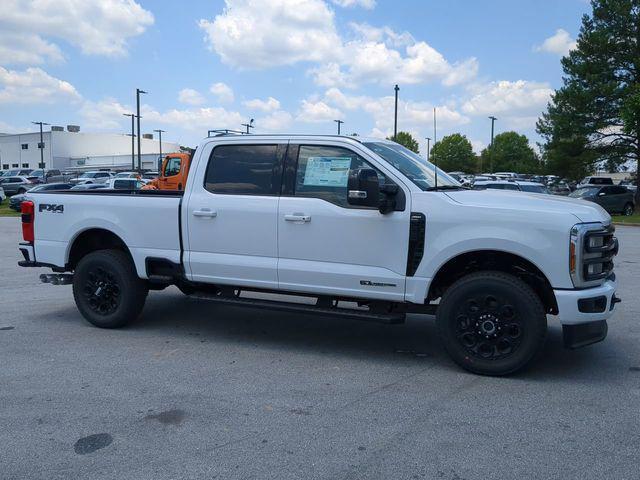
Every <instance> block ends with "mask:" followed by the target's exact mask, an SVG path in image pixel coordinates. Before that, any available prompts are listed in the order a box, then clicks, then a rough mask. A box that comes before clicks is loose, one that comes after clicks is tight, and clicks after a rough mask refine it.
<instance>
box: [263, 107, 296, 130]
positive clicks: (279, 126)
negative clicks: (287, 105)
mask: <svg viewBox="0 0 640 480" xmlns="http://www.w3.org/2000/svg"><path fill="white" fill-rule="evenodd" d="M292 121H293V116H292V115H291V114H290V113H289V112H285V111H284V110H277V111H275V112H273V113H270V114H269V115H267V116H266V117H260V118H257V119H256V129H257V130H259V131H266V132H284V131H285V130H287V129H288V128H289V127H290V126H291V122H292Z"/></svg>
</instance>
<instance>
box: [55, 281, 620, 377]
mask: <svg viewBox="0 0 640 480" xmlns="http://www.w3.org/2000/svg"><path fill="white" fill-rule="evenodd" d="M47 317H48V320H49V321H51V317H52V315H51V314H49V315H47ZM55 318H56V320H59V321H61V322H65V323H66V322H69V323H76V322H84V319H83V318H82V317H81V315H80V314H79V313H78V312H77V310H75V309H71V308H70V309H68V310H67V309H65V311H64V312H56V314H55ZM87 326H88V325H87ZM74 328H75V327H74ZM91 329H92V332H93V333H92V334H91V335H92V336H93V335H102V334H104V333H103V332H104V331H103V330H100V329H96V328H93V327H91ZM101 332H102V333H101ZM109 332H112V333H113V334H116V333H114V332H121V333H123V334H126V333H127V332H136V333H137V334H142V335H145V334H149V335H153V336H155V337H157V336H158V335H160V336H162V337H163V338H166V340H168V341H172V340H178V341H183V340H185V339H189V340H190V341H193V342H194V343H209V344H214V345H215V344H221V343H224V344H225V345H226V344H229V343H230V342H233V343H234V344H236V345H237V346H240V347H250V348H263V349H270V350H273V351H278V352H284V351H286V352H288V353H292V352H294V353H298V352H299V353H302V352H312V353H315V354H321V355H325V354H326V355H331V356H344V357H352V358H355V359H366V360H367V361H374V362H381V363H387V364H388V363H390V362H392V363H397V362H399V363H400V364H403V365H407V366H415V365H420V366H424V367H429V368H437V369H444V370H446V371H453V372H458V373H460V372H463V370H462V369H460V368H458V367H457V366H456V365H455V364H454V363H453V362H452V361H451V360H450V359H449V357H448V355H447V353H446V352H445V351H444V348H443V347H442V345H441V344H440V341H439V338H438V334H437V331H436V326H435V320H434V318H433V317H430V316H426V315H409V316H408V317H407V321H406V323H404V324H401V325H382V324H377V323H369V322H363V321H358V320H350V319H343V318H333V317H330V316H324V315H313V314H295V313H290V312H280V311H277V310H264V309H257V308H248V307H236V306H226V305H220V304H217V303H215V302H208V301H206V300H195V299H191V298H189V297H187V296H185V295H182V294H180V293H177V290H173V289H171V290H167V291H165V292H151V293H150V294H149V298H148V300H147V304H146V305H145V308H144V310H143V312H142V315H141V317H140V318H139V319H138V320H137V321H135V322H134V323H132V324H131V325H130V326H128V327H126V328H124V329H121V330H115V331H114V330H111V331H109ZM117 335H118V337H119V338H120V339H121V338H122V336H121V335H120V333H117ZM608 341H609V342H610V340H606V341H605V343H602V344H599V345H595V346H591V347H586V348H583V349H579V350H574V351H570V350H566V349H564V348H563V346H562V330H561V328H560V326H559V325H557V323H555V321H554V320H553V319H552V318H550V320H549V333H548V336H547V342H546V345H545V347H544V349H543V351H542V352H541V354H540V355H539V357H538V358H537V359H536V360H535V361H534V362H533V363H532V364H531V365H530V366H529V368H527V369H525V370H523V371H522V372H519V373H517V374H514V375H511V376H509V377H508V378H510V379H521V380H526V381H549V380H551V381H553V380H559V381H560V380H562V381H566V380H567V379H573V380H575V381H583V380H584V379H585V378H588V379H589V381H594V380H597V378H598V377H603V381H604V378H606V374H607V372H610V370H609V369H608V368H607V362H606V359H607V358H611V352H612V351H613V350H612V349H615V347H614V346H611V345H608V346H607V343H606V342H608Z"/></svg>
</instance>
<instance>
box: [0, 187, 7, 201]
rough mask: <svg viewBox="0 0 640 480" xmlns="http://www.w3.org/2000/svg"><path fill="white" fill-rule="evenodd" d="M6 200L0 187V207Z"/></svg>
mask: <svg viewBox="0 0 640 480" xmlns="http://www.w3.org/2000/svg"><path fill="white" fill-rule="evenodd" d="M6 199H7V196H6V195H5V194H4V189H3V188H2V187H0V205H1V204H2V202H4V201H5V200H6Z"/></svg>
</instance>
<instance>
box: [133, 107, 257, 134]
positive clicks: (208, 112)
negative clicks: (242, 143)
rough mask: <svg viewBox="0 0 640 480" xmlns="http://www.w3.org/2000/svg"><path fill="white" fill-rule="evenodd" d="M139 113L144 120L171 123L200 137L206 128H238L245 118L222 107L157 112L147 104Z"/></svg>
mask: <svg viewBox="0 0 640 480" xmlns="http://www.w3.org/2000/svg"><path fill="white" fill-rule="evenodd" d="M141 115H142V117H143V118H144V119H145V122H149V123H157V124H158V123H159V124H163V125H172V126H173V127H175V128H176V129H185V130H191V131H195V132H199V133H200V134H201V136H202V137H204V136H205V135H206V133H207V130H212V129H214V128H239V127H240V124H241V123H242V122H244V121H245V120H246V119H245V117H244V116H243V115H241V114H240V113H238V112H234V111H229V110H227V109H225V108H222V107H200V108H188V109H184V110H180V109H176V108H173V109H169V110H166V111H164V112H159V111H158V110H155V109H153V108H152V107H150V106H149V105H144V106H143V107H142V108H141Z"/></svg>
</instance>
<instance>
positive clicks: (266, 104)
mask: <svg viewBox="0 0 640 480" xmlns="http://www.w3.org/2000/svg"><path fill="white" fill-rule="evenodd" d="M242 104H243V105H244V106H245V107H247V108H249V109H251V110H259V111H261V112H274V111H276V110H278V109H280V102H279V101H278V100H276V99H275V98H273V97H269V98H267V99H266V100H261V99H259V98H254V99H253V100H246V101H244V102H242Z"/></svg>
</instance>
